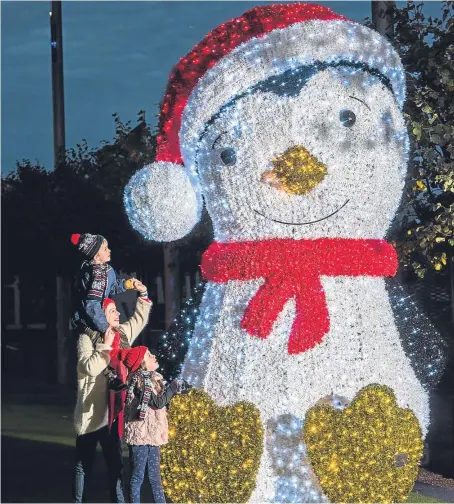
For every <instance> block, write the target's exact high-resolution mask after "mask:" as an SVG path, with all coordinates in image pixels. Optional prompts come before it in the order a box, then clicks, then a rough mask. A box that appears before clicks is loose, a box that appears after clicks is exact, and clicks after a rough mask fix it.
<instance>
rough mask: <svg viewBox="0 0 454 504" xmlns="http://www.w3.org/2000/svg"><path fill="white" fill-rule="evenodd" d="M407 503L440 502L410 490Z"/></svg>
mask: <svg viewBox="0 0 454 504" xmlns="http://www.w3.org/2000/svg"><path fill="white" fill-rule="evenodd" d="M407 502H408V503H410V504H411V503H419V502H442V501H439V500H437V499H434V498H433V497H426V496H425V495H423V494H421V493H419V492H411V494H410V495H409V496H408V499H407Z"/></svg>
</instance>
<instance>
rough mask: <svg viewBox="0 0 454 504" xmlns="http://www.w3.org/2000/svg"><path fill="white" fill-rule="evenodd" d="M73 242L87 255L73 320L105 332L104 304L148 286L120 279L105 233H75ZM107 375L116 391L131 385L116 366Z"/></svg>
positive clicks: (78, 324)
mask: <svg viewBox="0 0 454 504" xmlns="http://www.w3.org/2000/svg"><path fill="white" fill-rule="evenodd" d="M71 242H72V243H73V244H74V245H76V246H77V247H78V250H79V252H81V253H82V254H83V256H84V257H85V259H84V261H83V262H82V265H81V267H80V270H79V273H78V276H77V291H78V296H79V299H78V303H77V305H78V306H77V311H76V313H75V314H74V315H73V322H74V323H75V325H77V326H79V328H80V329H83V328H85V327H88V328H89V329H91V330H92V331H98V332H100V333H105V332H106V331H107V329H108V328H109V324H108V323H107V319H106V316H105V314H104V311H103V308H102V303H103V301H104V299H105V298H107V297H109V296H110V295H115V294H121V293H122V292H125V291H126V290H128V289H135V290H137V291H139V292H140V293H141V295H142V296H144V295H145V296H146V290H147V289H146V287H145V286H144V285H143V284H142V282H140V281H139V280H136V279H135V278H130V279H128V280H124V279H117V275H116V273H115V270H114V269H113V268H112V267H111V266H110V265H109V264H108V262H109V261H110V249H109V248H108V243H107V240H106V239H105V238H104V237H103V236H101V235H92V234H89V233H85V234H82V235H80V234H73V235H72V236H71ZM105 376H106V377H107V379H108V381H109V388H110V389H111V390H114V391H116V392H121V391H122V390H125V389H126V388H127V386H126V385H125V384H124V383H123V382H122V381H121V380H120V379H119V378H118V376H117V375H116V374H115V373H114V371H113V369H112V368H109V367H108V368H107V369H106V372H105Z"/></svg>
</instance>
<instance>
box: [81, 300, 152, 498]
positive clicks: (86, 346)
mask: <svg viewBox="0 0 454 504" xmlns="http://www.w3.org/2000/svg"><path fill="white" fill-rule="evenodd" d="M147 296H148V295H147V293H146V292H143V293H142V294H141V296H140V297H139V298H138V300H137V305H136V310H135V313H134V315H133V316H132V317H131V318H130V319H129V320H128V321H127V322H125V323H124V324H121V325H120V324H119V315H120V314H119V312H118V311H117V310H116V307H115V306H114V307H112V304H109V305H108V306H107V309H106V310H105V315H106V319H107V322H108V324H109V328H108V329H107V331H106V332H105V334H104V337H103V336H102V335H100V334H99V333H96V332H95V331H91V330H90V329H85V331H84V332H83V333H82V334H81V335H80V336H79V339H78V344H77V404H76V408H75V412H74V425H75V428H76V433H77V438H76V466H75V471H74V482H73V499H74V502H83V497H84V486H85V477H86V476H88V475H90V473H91V471H92V466H93V460H94V456H95V452H96V446H97V444H98V442H99V443H100V445H101V448H102V452H103V455H104V458H105V460H106V464H107V469H108V476H109V490H110V496H111V501H112V502H125V500H124V494H123V457H122V453H121V432H122V427H123V426H122V418H121V417H120V418H118V417H117V418H114V419H112V415H111V425H109V400H108V399H109V395H108V382H107V379H106V377H105V375H104V370H105V369H106V366H108V365H109V364H110V355H109V353H110V351H111V350H112V344H113V342H114V340H116V339H118V337H119V340H120V346H121V348H130V347H131V343H132V342H133V341H134V340H135V339H136V338H137V336H138V335H139V334H140V333H141V331H142V330H143V328H144V327H145V325H146V324H147V322H148V317H149V314H150V309H151V306H152V303H151V301H150V300H149V299H148V297H147ZM113 308H114V309H113ZM96 341H99V342H97V343H96ZM112 420H113V421H112Z"/></svg>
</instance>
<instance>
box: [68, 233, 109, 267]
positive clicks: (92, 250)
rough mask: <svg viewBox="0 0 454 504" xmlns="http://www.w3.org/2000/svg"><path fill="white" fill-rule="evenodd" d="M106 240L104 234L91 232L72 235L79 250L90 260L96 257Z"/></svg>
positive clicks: (73, 241) (72, 240)
mask: <svg viewBox="0 0 454 504" xmlns="http://www.w3.org/2000/svg"><path fill="white" fill-rule="evenodd" d="M104 240H105V238H104V236H101V235H92V234H90V233H84V234H73V235H71V243H72V244H73V245H76V246H77V248H78V250H79V252H82V254H83V255H84V256H85V257H86V258H87V259H88V260H91V259H93V257H95V255H96V254H97V253H98V251H99V249H100V248H101V245H102V243H103V241H104Z"/></svg>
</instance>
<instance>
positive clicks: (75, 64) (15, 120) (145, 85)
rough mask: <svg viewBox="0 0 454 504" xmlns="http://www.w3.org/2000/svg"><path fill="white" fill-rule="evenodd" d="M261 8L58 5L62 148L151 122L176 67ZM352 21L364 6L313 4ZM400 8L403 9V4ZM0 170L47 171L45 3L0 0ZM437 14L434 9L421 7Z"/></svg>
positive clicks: (49, 109)
mask: <svg viewBox="0 0 454 504" xmlns="http://www.w3.org/2000/svg"><path fill="white" fill-rule="evenodd" d="M264 3H265V2H264V1H261V2H210V1H207V2H176V1H166V2H133V1H119V2H111V1H103V2H63V45H64V73H65V107H66V144H67V146H68V147H71V146H75V144H76V143H78V142H80V140H81V139H82V138H86V139H87V141H88V143H89V146H90V147H97V146H98V145H99V142H100V141H101V140H110V139H111V138H112V137H113V134H114V124H113V120H112V117H111V116H112V113H113V112H118V113H119V114H120V118H121V119H122V120H123V121H127V120H133V122H134V123H135V118H136V114H137V112H138V111H139V110H141V109H144V110H146V112H147V120H148V121H149V122H151V123H152V124H154V123H155V122H156V121H155V116H156V114H157V112H158V103H159V101H160V99H161V96H162V94H163V92H164V89H165V85H166V82H167V78H168V75H169V73H170V70H171V68H172V66H173V65H174V64H175V63H176V62H177V61H178V59H179V58H180V57H182V56H184V54H185V53H187V52H188V51H189V50H190V49H191V47H192V46H193V45H194V44H195V43H197V42H198V41H199V40H200V39H202V38H203V37H204V35H205V34H206V33H207V32H209V31H210V30H211V29H213V28H215V27H216V26H218V25H219V24H221V23H223V22H225V21H227V20H228V19H231V18H233V17H236V16H238V15H240V14H242V13H243V12H244V11H245V10H247V9H249V8H251V7H253V6H254V5H260V4H264ZM317 3H319V4H323V5H326V6H329V7H330V8H332V9H333V10H334V11H336V12H338V13H340V14H343V15H345V16H347V17H349V18H351V19H354V20H357V21H363V20H364V18H365V17H367V16H369V15H370V2H362V1H360V2H317ZM400 3H401V2H399V4H400ZM1 10H2V16H1V29H2V33H1V58H2V80H1V84H2V157H1V162H2V172H3V173H4V174H5V173H8V172H10V171H11V170H12V169H14V165H15V161H16V159H22V158H29V159H31V160H35V159H38V160H39V161H40V162H41V163H42V164H43V165H44V166H46V167H47V168H52V157H53V146H52V106H51V104H52V102H51V99H52V96H51V73H50V72H51V68H50V28H49V10H50V2H41V1H38V2H26V1H17V2H9V1H8V2H2V4H1ZM425 12H426V13H427V14H431V15H435V16H438V15H439V14H440V2H438V1H437V2H427V3H426V5H425Z"/></svg>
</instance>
